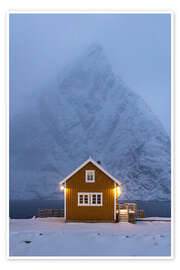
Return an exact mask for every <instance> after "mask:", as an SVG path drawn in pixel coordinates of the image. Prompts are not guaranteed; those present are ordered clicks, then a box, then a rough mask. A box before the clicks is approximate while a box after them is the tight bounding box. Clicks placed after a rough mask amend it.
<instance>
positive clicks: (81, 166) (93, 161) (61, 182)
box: [59, 157, 121, 185]
mask: <svg viewBox="0 0 180 270" xmlns="http://www.w3.org/2000/svg"><path fill="white" fill-rule="evenodd" d="M89 162H92V163H93V164H94V165H95V166H96V167H97V168H98V169H100V170H101V171H102V172H103V173H105V174H106V175H107V176H109V177H110V178H111V179H112V180H113V181H114V182H116V183H117V184H118V185H121V183H120V182H119V180H117V179H116V178H115V177H114V176H112V175H111V174H110V173H108V172H107V171H106V170H105V169H104V168H103V167H102V166H101V165H100V164H98V163H97V162H96V161H95V160H94V159H92V158H91V157H89V158H88V159H87V160H86V161H85V162H83V163H82V164H81V165H80V166H79V167H78V168H77V169H75V170H74V171H73V172H72V173H70V174H69V175H67V176H66V177H65V178H64V179H63V180H62V181H60V183H59V184H63V183H65V182H66V181H67V180H68V179H69V178H70V177H71V176H73V175H74V174H75V173H77V172H78V171H79V170H80V169H82V168H83V167H84V166H85V165H86V164H87V163H89Z"/></svg>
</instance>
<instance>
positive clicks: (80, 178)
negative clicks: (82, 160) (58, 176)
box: [65, 162, 117, 222]
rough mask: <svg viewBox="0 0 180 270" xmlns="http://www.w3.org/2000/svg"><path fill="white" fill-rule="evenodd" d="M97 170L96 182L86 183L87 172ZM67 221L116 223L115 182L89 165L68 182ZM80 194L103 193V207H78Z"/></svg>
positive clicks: (97, 169) (66, 197) (66, 198)
mask: <svg viewBox="0 0 180 270" xmlns="http://www.w3.org/2000/svg"><path fill="white" fill-rule="evenodd" d="M86 170H95V182H94V183H87V182H86V181H85V171H86ZM65 192H66V196H65V200H66V202H65V204H66V221H111V222H113V221H114V203H115V201H116V203H117V199H116V200H115V199H114V195H115V190H114V181H113V180H112V179H111V178H110V177H109V176H107V175H106V174H105V173H104V172H102V171H101V170H100V169H99V168H97V167H96V166H95V165H94V164H93V163H91V162H89V163H87V164H86V165H85V166H84V167H83V168H81V169H80V170H79V171H78V172H76V173H75V174H74V175H73V176H71V177H70V178H69V179H68V180H67V181H66V190H65ZM78 192H102V193H103V205H102V206H78Z"/></svg>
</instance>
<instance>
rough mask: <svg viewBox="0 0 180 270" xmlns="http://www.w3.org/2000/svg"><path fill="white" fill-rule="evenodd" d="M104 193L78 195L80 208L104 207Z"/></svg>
mask: <svg viewBox="0 0 180 270" xmlns="http://www.w3.org/2000/svg"><path fill="white" fill-rule="evenodd" d="M102 205H103V200H102V192H100V193H96V192H92V193H85V192H83V193H80V192H79V193H78V206H102Z"/></svg>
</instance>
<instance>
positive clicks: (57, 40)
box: [10, 14, 171, 135]
mask: <svg viewBox="0 0 180 270" xmlns="http://www.w3.org/2000/svg"><path fill="white" fill-rule="evenodd" d="M170 21H171V18H170V15H169V14H74V15H73V14H11V15H10V98H11V103H10V105H11V106H12V105H13V106H14V108H15V110H16V111H18V112H22V110H23V109H24V108H25V107H26V103H27V102H29V97H30V96H31V97H34V98H35V97H36V93H38V92H39V91H41V89H43V87H44V86H45V85H46V84H49V83H50V82H51V81H52V80H54V79H56V78H57V76H58V73H59V72H60V71H61V69H62V68H63V67H64V66H65V65H66V64H67V63H69V62H70V61H71V60H72V59H74V58H76V57H77V56H78V55H80V54H81V51H83V50H84V49H85V48H86V47H88V46H89V45H91V44H92V43H99V44H101V45H102V46H103V47H104V50H105V52H106V54H107V57H108V59H109V61H110V62H111V65H112V67H113V70H114V72H115V73H116V74H119V75H120V76H121V78H122V79H123V81H124V82H125V83H126V84H127V85H128V86H129V88H131V89H132V90H133V91H135V92H136V93H138V94H140V95H141V96H142V97H143V98H144V99H145V101H146V102H147V103H148V104H149V106H150V107H151V109H152V111H154V113H155V114H156V115H157V116H158V118H159V119H160V120H161V122H162V123H163V125H164V127H165V129H166V130H167V132H168V134H169V135H170V117H171V116H170V110H171V108H170V105H171V101H170V98H171V88H170V86H171V74H170V72H171V70H170V64H171V39H170V37H171V22H170Z"/></svg>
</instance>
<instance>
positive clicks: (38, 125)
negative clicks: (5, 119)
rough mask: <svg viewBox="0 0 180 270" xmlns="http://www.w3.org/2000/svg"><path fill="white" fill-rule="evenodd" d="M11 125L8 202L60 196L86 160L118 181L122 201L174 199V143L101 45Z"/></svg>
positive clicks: (59, 78)
mask: <svg viewBox="0 0 180 270" xmlns="http://www.w3.org/2000/svg"><path fill="white" fill-rule="evenodd" d="M10 124H11V126H10V132H11V134H10V197H11V199H53V198H59V193H60V192H59V186H58V183H59V181H60V180H62V179H63V178H64V177H65V176H66V175H67V174H69V173H70V172H72V170H74V169H75V168H76V167H77V166H79V165H80V164H81V163H82V162H84V161H85V160H86V159H87V158H88V157H89V156H92V158H93V159H95V160H100V161H101V164H102V166H103V167H104V168H105V169H106V170H107V171H108V172H109V173H111V174H112V175H113V176H115V177H116V178H118V179H119V180H120V182H121V183H122V190H123V192H122V196H121V199H129V200H133V199H140V200H153V199H158V200H169V199H170V140H169V137H168V135H167V134H166V132H165V130H164V128H163V126H162V124H161V123H160V121H159V120H158V119H157V118H156V116H155V115H154V114H153V113H152V111H151V110H150V108H149V107H148V106H147V104H146V103H145V102H144V100H143V99H142V98H141V97H140V96H138V95H137V94H135V93H134V92H132V91H131V90H130V89H129V88H128V87H127V86H126V85H125V84H124V83H123V81H122V80H121V79H120V78H119V77H118V76H116V75H115V74H114V73H113V71H112V68H111V66H110V64H109V62H108V60H107V58H106V55H105V53H104V51H103V49H102V48H101V47H100V46H92V47H91V48H90V49H88V50H87V51H86V53H84V54H83V55H82V56H81V57H80V58H79V59H77V61H75V62H74V63H72V64H71V65H69V66H68V67H67V68H66V69H65V70H64V71H63V72H61V74H60V76H59V77H58V80H57V81H55V82H54V83H53V84H51V86H49V87H47V89H46V90H44V91H43V92H42V94H41V95H39V98H38V100H37V99H36V100H33V99H32V100H30V102H29V106H28V107H27V109H26V111H24V112H23V113H22V114H21V115H16V116H15V117H14V118H13V119H11V123H10Z"/></svg>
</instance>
